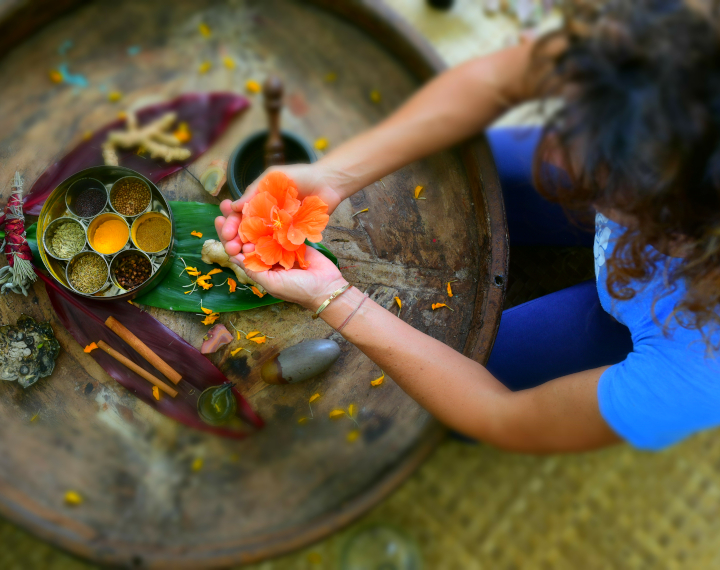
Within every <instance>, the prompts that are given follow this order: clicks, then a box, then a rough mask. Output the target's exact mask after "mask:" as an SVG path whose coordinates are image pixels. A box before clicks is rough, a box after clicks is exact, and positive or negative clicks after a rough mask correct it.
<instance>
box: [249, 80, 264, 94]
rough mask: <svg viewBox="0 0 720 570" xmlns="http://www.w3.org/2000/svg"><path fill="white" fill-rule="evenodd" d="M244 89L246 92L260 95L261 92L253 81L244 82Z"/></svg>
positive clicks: (260, 88) (257, 84)
mask: <svg viewBox="0 0 720 570" xmlns="http://www.w3.org/2000/svg"><path fill="white" fill-rule="evenodd" d="M245 89H247V90H248V92H249V93H260V91H261V90H262V87H261V86H260V84H259V83H258V82H257V81H254V80H252V79H248V80H247V81H246V82H245Z"/></svg>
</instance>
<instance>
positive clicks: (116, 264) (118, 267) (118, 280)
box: [110, 249, 154, 291]
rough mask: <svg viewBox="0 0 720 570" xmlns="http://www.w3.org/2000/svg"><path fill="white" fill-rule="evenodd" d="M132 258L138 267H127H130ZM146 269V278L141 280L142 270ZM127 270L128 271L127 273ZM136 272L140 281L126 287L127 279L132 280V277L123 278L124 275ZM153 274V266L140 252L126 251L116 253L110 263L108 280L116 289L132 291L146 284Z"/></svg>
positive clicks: (134, 250)
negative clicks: (137, 263) (135, 260)
mask: <svg viewBox="0 0 720 570" xmlns="http://www.w3.org/2000/svg"><path fill="white" fill-rule="evenodd" d="M133 258H137V261H138V262H139V265H140V267H137V268H130V267H128V265H132V262H133ZM145 268H147V276H146V277H144V278H142V275H143V269H145ZM128 270H129V271H128ZM133 271H134V272H136V274H137V275H139V276H140V278H141V279H142V280H138V282H137V283H135V284H132V285H130V286H128V283H127V281H126V280H127V279H132V275H127V276H124V275H123V274H124V273H131V272H133ZM153 272H154V269H153V264H152V261H151V260H150V258H149V257H148V256H147V255H146V254H145V253H144V252H142V251H138V250H136V249H126V250H124V251H121V252H120V253H118V254H117V255H116V256H115V257H113V260H112V261H111V262H110V279H111V280H112V282H113V283H114V284H115V286H116V287H118V288H120V289H122V290H124V291H134V290H135V289H137V288H138V287H140V286H141V285H142V284H143V283H145V282H147V280H148V279H150V277H152V275H153Z"/></svg>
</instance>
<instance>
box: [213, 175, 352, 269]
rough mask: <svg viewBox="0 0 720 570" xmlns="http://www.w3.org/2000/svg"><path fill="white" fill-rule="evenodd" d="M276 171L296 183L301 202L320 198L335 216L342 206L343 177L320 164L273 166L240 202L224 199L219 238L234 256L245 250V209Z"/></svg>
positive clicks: (221, 205) (256, 181)
mask: <svg viewBox="0 0 720 570" xmlns="http://www.w3.org/2000/svg"><path fill="white" fill-rule="evenodd" d="M276 170H277V171H280V172H283V173H285V174H286V175H287V176H288V177H289V178H290V179H291V180H293V181H294V182H295V184H296V185H297V189H298V198H299V199H301V200H302V199H303V198H305V197H306V196H317V197H318V198H320V199H321V200H322V201H323V202H325V203H326V204H327V205H328V214H332V213H333V211H334V210H335V208H337V206H338V204H340V202H342V201H343V200H344V198H345V197H344V196H343V194H342V192H341V191H340V190H339V188H340V187H341V181H340V177H338V176H335V175H333V174H332V173H330V172H327V171H326V170H325V169H324V168H323V167H322V166H321V165H320V164H319V163H315V164H295V165H292V166H273V167H271V168H269V169H268V170H266V171H265V172H264V173H263V174H262V175H261V176H260V178H258V179H257V180H255V182H253V183H252V184H251V185H250V186H248V188H247V189H246V190H245V193H244V194H243V195H242V197H241V198H240V199H239V200H236V201H235V202H231V201H230V200H223V202H222V203H221V204H220V211H221V212H222V214H223V216H224V217H225V221H224V223H223V225H222V227H221V228H220V229H218V236H219V237H220V240H221V241H222V242H223V244H224V245H225V251H226V252H227V254H228V255H229V256H230V257H233V256H236V255H238V254H239V253H240V252H241V250H242V242H241V241H240V238H239V237H238V227H239V226H240V221H241V220H242V209H243V206H244V205H245V204H246V203H247V202H248V201H249V200H251V199H252V198H253V196H255V194H256V193H257V188H258V184H259V182H260V180H261V179H262V178H263V177H264V176H265V175H266V174H267V173H268V172H272V171H276Z"/></svg>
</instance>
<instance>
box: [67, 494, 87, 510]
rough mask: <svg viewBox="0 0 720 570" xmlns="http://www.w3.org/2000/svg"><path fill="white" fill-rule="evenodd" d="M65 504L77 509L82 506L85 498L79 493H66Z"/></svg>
mask: <svg viewBox="0 0 720 570" xmlns="http://www.w3.org/2000/svg"><path fill="white" fill-rule="evenodd" d="M65 502H66V503H67V504H68V505H72V506H74V507H75V506H77V505H81V504H82V502H83V498H82V496H81V495H80V493H78V492H77V491H68V492H67V493H65Z"/></svg>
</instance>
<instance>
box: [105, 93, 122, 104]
mask: <svg viewBox="0 0 720 570" xmlns="http://www.w3.org/2000/svg"><path fill="white" fill-rule="evenodd" d="M122 96H123V94H122V93H121V92H120V91H110V93H108V101H110V102H111V103H117V102H118V101H120V99H122Z"/></svg>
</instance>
